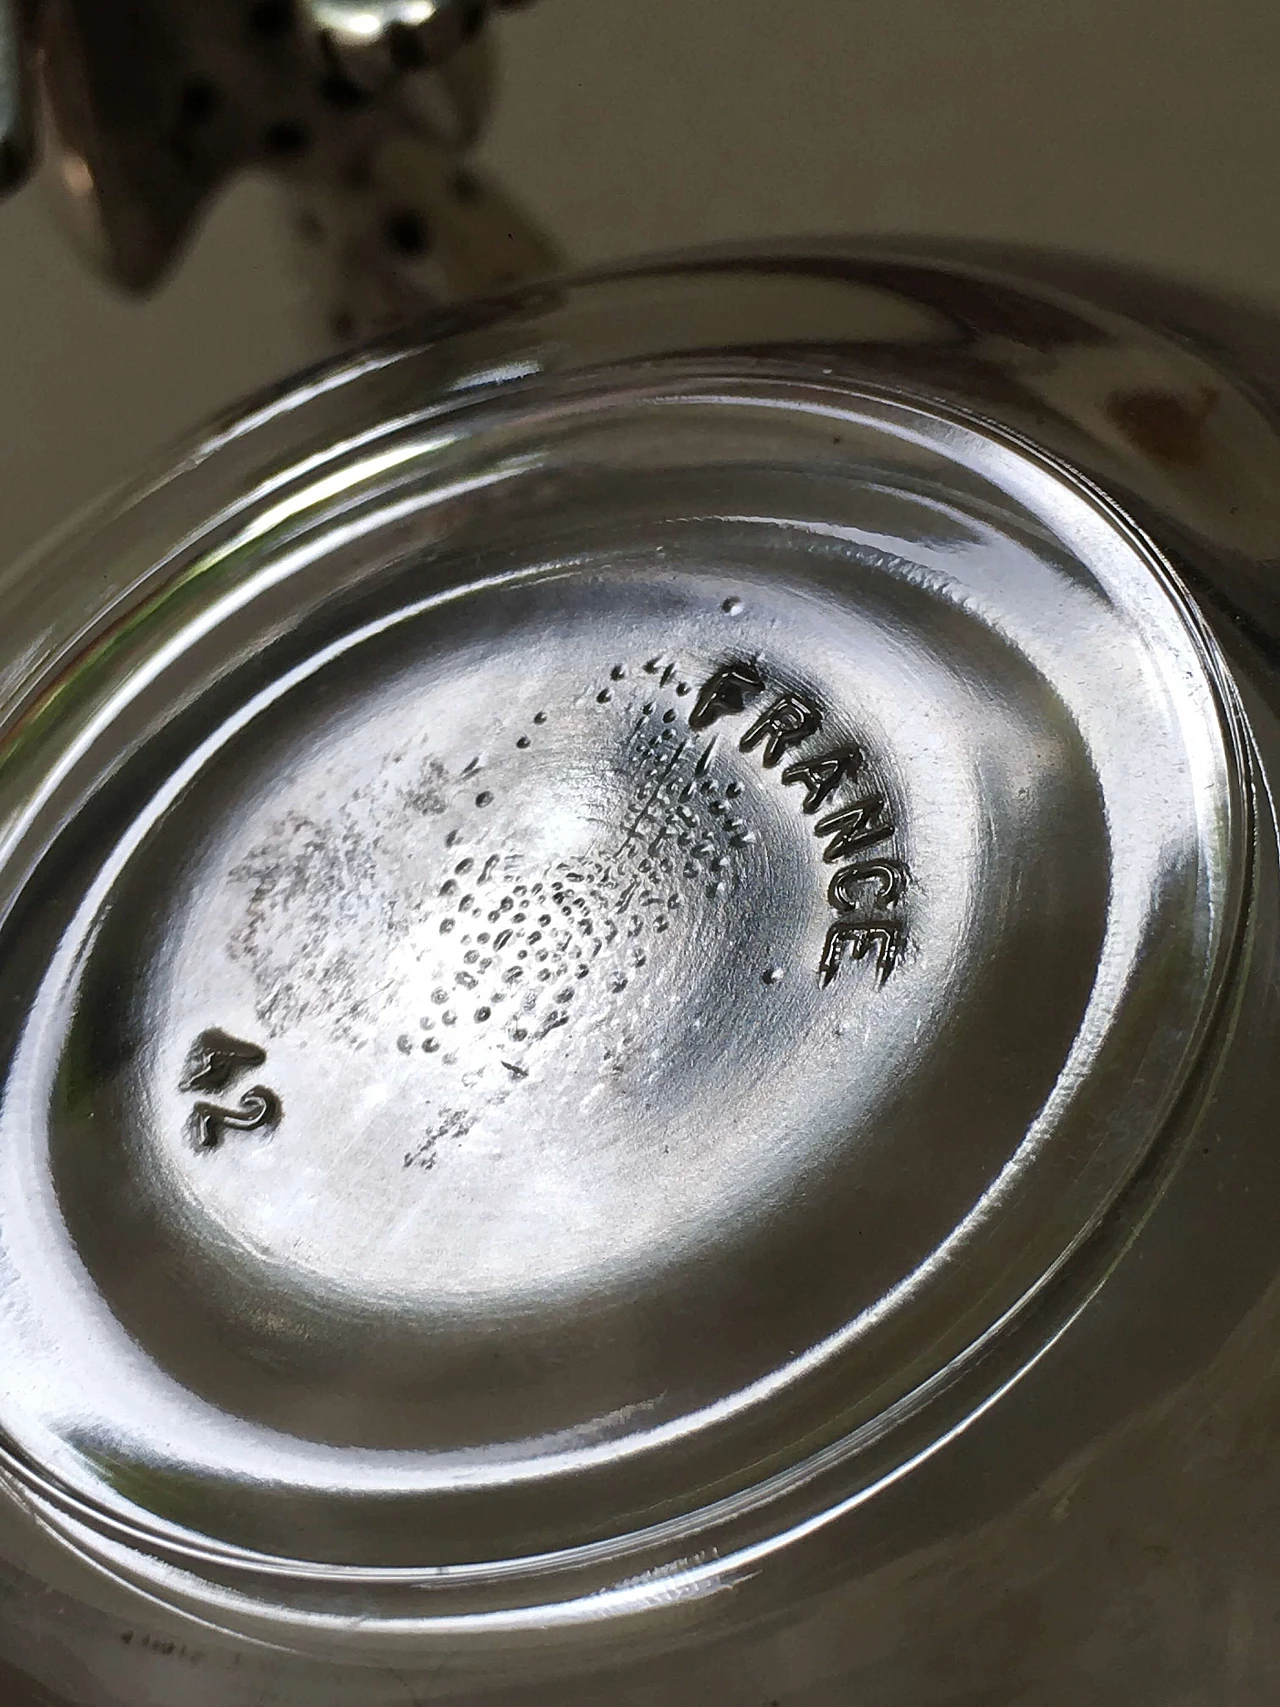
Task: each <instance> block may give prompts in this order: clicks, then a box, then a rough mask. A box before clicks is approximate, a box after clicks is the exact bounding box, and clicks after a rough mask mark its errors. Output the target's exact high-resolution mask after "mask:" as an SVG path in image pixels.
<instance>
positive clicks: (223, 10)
mask: <svg viewBox="0 0 1280 1707" xmlns="http://www.w3.org/2000/svg"><path fill="white" fill-rule="evenodd" d="M487 12H488V9H487V8H486V7H485V6H483V5H477V4H474V3H468V0H421V3H416V4H415V3H413V0H399V3H391V0H387V3H384V4H381V5H379V4H376V3H371V4H359V5H357V4H355V3H354V0H194V3H189V4H177V3H171V0H39V3H38V4H36V5H32V6H30V7H27V8H24V9H23V10H22V11H21V12H10V13H8V14H0V18H3V17H5V16H8V17H9V18H10V22H11V25H12V23H13V21H14V20H16V19H18V18H21V20H22V23H23V29H22V31H21V32H19V33H20V36H21V40H19V39H18V34H17V33H15V32H14V31H13V29H12V28H11V30H10V34H9V36H8V37H6V36H5V34H4V33H3V24H2V23H0V122H2V123H3V124H4V125H5V127H6V128H5V131H4V135H5V143H4V147H5V149H6V155H5V158H6V159H7V160H8V161H9V162H10V167H9V172H8V175H9V177H10V179H11V180H13V179H16V177H17V176H18V175H19V173H20V170H22V169H25V166H26V164H27V162H28V160H29V155H30V148H29V137H30V123H29V113H28V109H29V101H28V102H26V103H25V104H19V97H20V96H21V94H22V90H23V81H22V78H21V76H20V72H21V69H22V66H23V64H24V63H25V62H26V61H28V60H30V61H34V62H35V63H36V64H37V65H38V66H39V69H40V84H41V87H42V89H43V93H44V96H45V100H46V104H47V107H48V110H49V114H50V118H51V126H50V129H51V146H52V149H53V152H54V156H55V159H56V163H57V167H58V172H59V176H60V178H61V181H62V186H63V189H64V191H65V200H66V205H67V208H68V213H69V218H70V223H71V227H72V229H73V232H74V234H75V235H76V237H77V239H78V241H79V243H80V246H81V248H82V250H83V251H84V253H85V254H86V255H87V256H88V257H89V258H90V259H91V260H92V261H93V262H94V264H95V265H97V266H98V267H100V268H101V269H102V270H103V271H104V272H105V273H106V274H107V275H108V276H109V277H110V278H112V279H113V280H114V281H116V282H117V283H119V284H122V285H124V286H126V287H127V288H129V289H134V290H146V289H148V288H149V287H151V286H152V285H153V284H155V282H156V281H157V280H158V279H159V278H160V277H161V276H162V274H163V273H164V271H165V270H166V268H167V267H168V266H170V265H171V263H172V262H173V260H174V258H175V256H176V255H177V254H178V252H179V250H180V248H181V246H182V244H183V243H184V242H185V240H186V239H187V237H188V235H189V234H190V232H191V230H192V227H193V225H194V222H195V221H196V219H197V218H198V216H199V214H200V212H201V210H202V208H203V207H204V206H205V205H206V204H207V203H208V201H209V199H210V198H211V197H212V196H213V195H214V194H216V192H217V191H218V189H219V188H220V187H221V186H222V185H223V184H224V183H225V182H226V181H227V180H228V179H229V178H231V177H232V176H234V175H235V174H237V173H239V172H242V171H245V170H249V169H257V170H265V171H267V172H269V173H271V174H272V175H274V176H275V177H276V178H278V179H279V180H280V181H281V182H282V183H283V184H284V186H285V187H286V191H287V194H288V196H289V198H290V200H291V202H292V204H293V208H294V213H293V217H294V220H295V223H296V225H297V228H298V232H299V235H300V239H301V241H302V242H303V244H304V245H305V247H306V250H307V268H308V273H309V275H310V277H311V279H312V281H313V283H314V286H315V289H316V290H317V292H318V293H319V294H320V295H321V297H322V298H325V299H327V306H326V310H325V312H326V313H327V317H328V321H329V324H330V327H331V330H332V333H333V336H334V337H335V339H336V340H337V341H339V342H348V341H350V340H351V339H353V338H358V337H360V336H366V335H369V334H371V333H373V332H377V331H381V330H385V329H387V328H389V327H390V326H393V325H396V324H399V323H402V322H403V321H405V320H408V319H412V318H413V317H414V316H415V314H417V313H421V312H422V311H423V309H424V308H425V307H428V306H431V305H435V304H439V303H441V302H447V301H450V300H453V299H454V298H456V297H465V296H473V295H476V294H483V293H485V292H488V291H491V290H493V289H497V288H501V287H504V286H510V285H511V284H513V283H516V282H518V281H519V280H521V279H523V278H526V277H528V276H530V275H531V274H533V273H538V272H545V271H546V270H548V268H549V267H550V266H551V265H552V264H553V262H554V258H555V255H554V250H553V249H552V247H551V245H550V244H549V243H548V241H547V240H546V239H545V238H544V237H543V236H542V234H541V233H540V232H538V231H537V230H536V229H535V228H534V226H533V225H532V224H531V222H530V221H529V220H528V219H527V217H526V216H524V215H523V214H522V213H521V211H520V210H519V209H518V208H517V207H516V206H515V205H514V204H513V203H512V201H511V199H510V198H509V197H507V196H506V195H505V194H504V193H503V192H502V191H501V190H500V189H499V188H497V187H496V186H495V185H493V184H491V183H489V182H488V181H487V180H485V179H484V178H483V177H482V176H478V175H477V174H476V173H475V172H474V171H473V170H472V169H470V168H469V167H467V166H466V165H465V164H464V160H465V154H466V151H467V150H468V149H469V147H470V146H471V145H472V144H473V143H474V142H475V140H476V139H477V137H478V136H479V134H480V132H481V130H482V128H483V125H484V121H485V116H486V113H487V111H488V106H489V98H490V82H491V63H490V62H491V44H490V32H489V30H488V28H487V27H486V20H487ZM6 113H8V114H9V115H10V116H8V117H5V116H4V115H5V114H6Z"/></svg>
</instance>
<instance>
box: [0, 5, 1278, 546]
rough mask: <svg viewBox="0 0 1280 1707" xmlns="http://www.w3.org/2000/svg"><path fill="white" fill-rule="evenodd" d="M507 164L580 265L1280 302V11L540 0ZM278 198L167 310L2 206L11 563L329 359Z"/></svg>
mask: <svg viewBox="0 0 1280 1707" xmlns="http://www.w3.org/2000/svg"><path fill="white" fill-rule="evenodd" d="M499 30H500V34H501V37H502V47H503V59H504V64H505V68H506V89H505V92H504V95H503V97H502V100H501V102H500V107H499V115H498V119H497V123H496V125H495V127H494V129H493V132H492V134H491V137H490V140H489V143H488V145H487V147H486V150H485V155H486V158H487V160H488V162H489V164H490V165H491V166H492V167H493V168H495V169H496V170H497V171H499V172H500V173H501V174H502V175H503V176H504V178H505V179H506V181H507V183H508V184H509V185H510V186H511V187H512V188H513V189H514V190H516V191H517V192H518V193H519V194H520V195H521V196H522V197H523V198H524V199H525V201H526V203H527V204H528V205H529V207H530V208H531V210H532V211H534V212H535V213H536V214H538V215H539V216H540V217H541V218H542V219H543V220H544V222H545V223H546V224H547V225H549V226H550V228H551V229H552V230H553V231H554V232H556V233H557V234H558V235H559V237H560V238H561V239H562V241H563V242H564V244H565V246H566V247H567V248H568V250H569V252H570V254H571V255H573V256H574V257H575V258H576V259H580V260H583V261H588V260H597V259H600V258H603V257H609V256H614V255H619V254H623V253H627V252H635V251H639V250H643V249H646V248H653V247H665V246H669V245H673V244H683V243H693V242H701V241H706V240H709V239H716V238H727V237H750V236H754V235H766V234H779V233H803V232H819V231H826V232H831V231H876V232H891V231H910V232H926V231H935V232H939V233H948V234H950V233H959V234H963V235H969V236H982V237H996V238H1006V239H1007V238H1014V239H1017V240H1021V241H1029V242H1041V243H1051V244H1056V245H1066V246H1070V247H1075V248H1083V249H1089V250H1092V251H1094V252H1097V253H1102V254H1106V255H1109V256H1118V257H1126V258H1132V259H1137V260H1140V261H1143V262H1146V263H1148V264H1156V265H1159V266H1161V267H1163V268H1165V269H1167V270H1171V271H1174V272H1176V273H1179V274H1182V275H1184V276H1188V277H1192V278H1197V279H1201V280H1209V281H1215V282H1218V283H1220V284H1222V285H1224V286H1226V287H1228V288H1231V289H1234V290H1243V291H1246V292H1249V293H1251V294H1254V295H1260V296H1263V297H1265V298H1268V299H1269V300H1271V301H1273V302H1275V303H1276V304H1277V305H1278V306H1280V229H1278V227H1280V220H1278V218H1277V198H1276V193H1275V182H1276V176H1277V165H1278V164H1280V5H1278V4H1277V3H1276V0H1210V3H1205V0H1053V3H1051V4H1050V3H1047V0H643V3H638V0H540V3H539V4H538V5H536V6H534V7H533V8H532V9H531V10H529V11H528V12H523V13H517V14H513V15H511V16H509V17H506V18H504V19H503V20H502V21H501V23H500V25H499ZM295 266H296V260H295V257H294V252H293V250H292V247H291V244H290V242H289V240H288V239H287V238H286V236H285V235H284V233H283V232H282V231H281V229H280V226H279V221H278V218H277V215H276V208H275V202H274V198H273V193H272V191H271V189H270V187H269V186H267V185H265V184H258V183H243V184H241V185H239V186H238V187H237V189H236V190H235V191H234V192H233V194H232V195H231V196H229V197H228V198H226V199H224V200H223V201H222V202H221V203H220V204H219V205H218V206H217V207H216V208H215V209H214V210H213V212H212V214H211V216H210V218H209V220H208V221H207V223H206V225H205V227H204V229H203V230H202V232H201V235H200V237H199V239H198V241H197V242H196V244H195V247H194V249H193V250H192V251H191V252H190V253H189V254H188V256H187V258H186V260H185V262H184V264H183V266H182V268H181V269H180V270H179V272H178V273H177V274H176V276H175V277H174V278H173V279H172V280H171V281H170V282H169V284H168V285H167V286H166V287H165V288H164V289H163V290H162V291H161V292H160V294H159V295H158V296H157V297H155V298H154V299H152V300H151V301H150V302H148V303H145V304H138V303H134V302H126V301H122V300H120V299H118V298H115V297H113V296H112V295H111V294H110V293H109V292H108V291H107V290H105V289H104V287H102V286H101V285H99V284H98V283H97V282H96V281H94V280H93V279H91V278H90V277H89V276H88V275H87V274H86V273H84V272H83V270H82V269H81V268H80V267H79V265H78V263H77V262H76V261H75V259H74V258H73V257H72V255H71V252H70V250H69V248H68V247H67V245H66V243H65V241H64V239H63V237H62V235H61V233H60V232H59V230H58V229H57V227H56V224H55V222H54V221H53V219H52V218H51V217H50V212H49V203H48V198H47V197H46V196H45V195H44V194H43V191H42V186H40V185H36V186H34V187H32V188H29V189H28V190H26V191H25V192H23V194H22V195H20V196H19V197H17V198H16V199H15V200H13V201H12V202H10V203H8V204H7V205H5V206H3V207H0V559H3V558H8V557H10V556H12V555H13V554H14V552H16V551H17V550H18V549H20V548H21V547H22V546H24V545H25V544H27V543H28V542H29V541H30V540H31V539H32V538H33V537H35V536H36V535H37V534H39V533H40V532H41V531H43V530H44V529H45V528H47V527H48V526H50V525H52V524H53V523H55V522H57V521H58V520H60V519H61V518H62V517H63V516H64V515H65V514H66V513H67V512H68V511H69V510H70V509H73V508H74V507H75V506H76V505H78V504H80V503H81V502H83V501H84V500H85V499H86V498H88V497H90V496H92V495H93V494H94V493H95V492H97V491H98V490H100V489H101V488H102V487H103V486H104V485H106V484H108V483H110V482H112V481H114V480H116V479H118V478H120V477H122V476H124V475H126V474H128V473H129V472H130V471H131V470H133V469H135V468H136V467H138V466H139V465H140V464H141V463H143V462H145V461H146V460H148V459H149V458H151V457H152V456H154V454H155V453H156V451H157V449H158V448H159V447H161V446H163V444H164V443H165V441H166V440H167V439H169V438H170V437H172V436H173V435H174V434H175V433H177V432H180V431H182V430H183V429H185V428H186V427H187V426H189V425H190V424H192V423H193V422H195V421H198V420H199V419H200V417H201V416H203V415H205V414H207V413H209V412H210V411H211V410H213V409H215V408H220V407H222V406H223V405H224V404H225V403H226V402H228V401H229V400H231V399H233V398H234V397H236V396H237V395H238V394H239V393H241V392H243V391H245V390H247V389H249V388H251V387H254V386H256V385H259V384H261V383H263V382H265V381H268V380H270V379H274V378H276V377H278V376H279V375H281V374H283V373H285V372H287V371H288V369H289V368H290V367H292V366H295V365H296V364H297V363H298V362H300V361H302V360H304V359H306V358H307V357H308V356H310V355H311V354H313V353H317V348H318V347H317V346H316V345H315V344H314V342H313V332H312V328H311V325H310V322H309V319H308V317H307V315H306V314H305V312H304V310H303V307H302V303H301V300H300V299H301V292H302V285H301V282H300V280H299V279H298V278H297V276H296V274H295V271H294V268H295Z"/></svg>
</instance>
